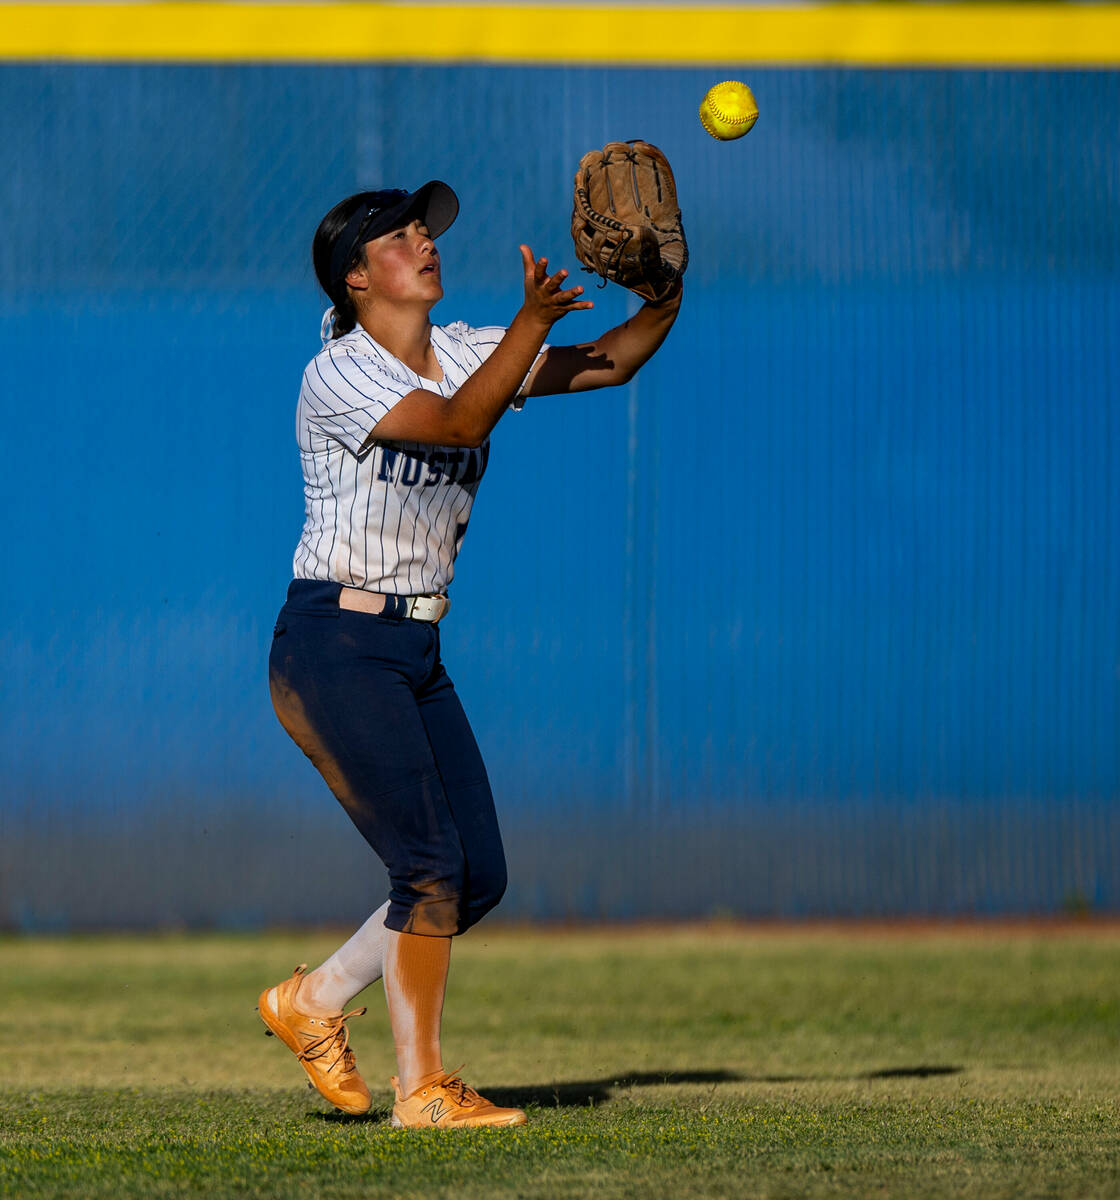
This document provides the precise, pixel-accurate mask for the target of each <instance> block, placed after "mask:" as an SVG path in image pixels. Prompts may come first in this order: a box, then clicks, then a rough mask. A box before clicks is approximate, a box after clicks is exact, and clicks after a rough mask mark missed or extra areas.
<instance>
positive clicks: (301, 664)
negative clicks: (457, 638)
mask: <svg viewBox="0 0 1120 1200" xmlns="http://www.w3.org/2000/svg"><path fill="white" fill-rule="evenodd" d="M339 591H340V585H339V584H337V583H319V582H316V581H313V580H304V579H296V580H293V581H292V583H291V586H290V587H289V588H288V599H287V602H286V603H285V605H284V607H283V608H282V609H281V610H280V615H279V617H278V618H277V621H276V630H275V633H274V634H273V639H272V653H271V655H270V656H269V664H268V665H269V686H270V690H271V692H272V703H273V706H274V707H275V709H276V715H277V716H278V717H279V718H280V723H281V724H282V725H283V726H284V728H285V729H286V730H287V731H288V733H289V734H290V735H291V737H292V739H293V740H294V741H295V743H296V744H297V745H298V746H299V748H300V749H301V750H302V751H303V752H304V754H306V755H307V757H308V758H310V759H311V761H312V762H313V763H314V764H315V766H316V767H317V768H318V770H319V772H320V774H321V775H322V776H323V778H324V779H325V780H326V782H327V784H328V786H329V787H330V789H331V791H332V792H334V794H335V796H336V797H337V798H338V800H339V801H340V803H341V804H342V806H343V808H345V810H346V812H347V813H348V814H349V815H350V819H351V820H352V821H353V822H354V824H355V825H356V826H357V827H358V829H359V830H360V831H361V833H362V836H363V837H364V838H365V839H366V841H367V842H369V844H370V845H371V846H372V847H373V849H374V850H375V851H376V852H377V855H378V857H379V858H380V859H381V861H382V862H383V863H384V864H385V866H386V868H387V869H388V871H389V878H390V881H391V890H390V893H389V901H390V903H389V915H388V917H387V919H386V921H385V924H386V925H387V926H388V927H389V928H390V929H396V930H398V931H400V932H402V933H419V934H428V935H440V936H443V935H449V934H456V933H462V932H463V931H464V930H466V929H469V928H470V926H472V925H473V924H474V923H475V922H476V921H478V920H479V919H480V918H481V917H482V916H484V915H485V914H486V913H487V912H489V911H490V909H492V908H493V907H494V905H495V904H497V903H498V901H499V900H500V899H501V898H502V893H503V892H504V891H505V887H506V864H505V855H504V853H503V850H502V839H501V834H500V833H499V831H498V819H497V814H496V813H495V811H494V798H493V795H492V794H491V792H490V783H489V781H488V780H487V778H486V768H485V767H484V766H483V763H482V756H481V755H480V754H479V751H478V745H477V743H476V742H475V739H474V734H473V733H472V732H471V727H470V724H469V723H468V721H467V717H466V714H465V713H464V712H463V706H462V705H461V704H460V703H459V697H458V696H457V695H456V694H455V688H454V686H453V685H452V683H451V680H450V679H449V678H448V675H447V672H446V671H445V670H444V669H443V664H442V662H440V656H439V629H438V628H437V626H435V625H433V624H431V623H430V622H426V621H413V620H410V619H407V618H404V619H396V618H392V617H381V616H372V615H370V614H369V613H361V612H351V611H349V610H347V609H340V608H339V607H338V596H339ZM324 869H328V870H329V865H328V864H324Z"/></svg>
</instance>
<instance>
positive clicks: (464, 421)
mask: <svg viewBox="0 0 1120 1200" xmlns="http://www.w3.org/2000/svg"><path fill="white" fill-rule="evenodd" d="M549 328H550V326H549V324H547V323H545V322H541V321H539V320H534V319H533V318H532V317H531V316H529V315H528V314H526V312H525V311H524V309H522V310H521V311H520V312H518V314H517V316H515V317H514V318H513V321H512V323H511V324H510V326H509V328H508V329H507V330H506V333H505V336H504V337H503V338H502V340H501V342H499V343H498V345H497V347H496V348H495V350H494V352H493V354H491V355H490V357H489V358H488V359H487V360H486V361H485V362H484V363H483V364H482V366H481V367H479V368H478V370H477V371H475V373H474V374H473V375H472V376H471V377H470V378H469V379H468V380H467V382H466V383H464V384H463V386H462V387H461V388H459V390H458V391H457V392H456V393H455V395H454V396H452V397H451V398H450V399H449V400H448V409H449V417H450V418H451V420H452V421H453V424H454V434H455V436H456V438H457V439H462V440H461V441H457V442H456V444H461V445H467V446H477V445H479V444H481V443H482V442H484V441H485V440H486V438H487V436H488V435H489V434H490V431H491V430H492V429H493V428H494V426H495V425H497V423H498V421H499V420H500V419H501V417H502V414H503V413H504V412H505V411H506V410H507V409H508V408H509V406H510V404H511V403H512V401H513V398H514V396H516V395H517V389H518V388H519V387H520V386H521V381H522V380H523V379H524V378H525V376H526V375H527V374H528V372H529V368H530V367H531V366H532V365H533V361H534V359H535V358H536V357H537V355H538V353H540V348H541V346H543V345H544V340H545V338H546V337H547V336H548V331H549Z"/></svg>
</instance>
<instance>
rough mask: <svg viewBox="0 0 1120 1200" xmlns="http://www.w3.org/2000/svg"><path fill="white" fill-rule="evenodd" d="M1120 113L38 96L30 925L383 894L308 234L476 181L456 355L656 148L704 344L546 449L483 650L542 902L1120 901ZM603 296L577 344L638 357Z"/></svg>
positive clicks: (488, 728)
mask: <svg viewBox="0 0 1120 1200" xmlns="http://www.w3.org/2000/svg"><path fill="white" fill-rule="evenodd" d="M721 78H745V79H747V81H748V82H750V83H751V85H752V87H753V89H754V91H755V94H756V95H757V97H758V100H759V103H760V107H761V110H762V116H761V117H760V119H759V122H758V125H757V127H756V128H755V130H754V131H753V132H752V133H751V134H750V135H749V136H748V137H747V138H746V139H744V140H743V141H741V142H737V143H733V144H719V143H716V142H715V141H713V140H711V139H710V138H708V137H707V136H706V135H705V134H704V133H703V131H702V130H701V128H700V126H699V123H698V121H697V118H696V109H697V105H698V103H699V100H700V97H701V96H702V95H703V94H704V92H705V90H706V89H707V88H708V87H709V86H710V85H711V84H712V83H713V82H715V81H716V80H718V79H721ZM1043 98H1044V99H1043ZM1118 111H1120V74H1118V73H1117V72H1110V71H1086V72H1080V71H1043V70H1021V71H1020V70H1016V71H999V70H926V71H906V70H860V69H836V70H829V69H765V70H759V69H753V68H752V67H751V66H750V65H749V64H744V63H734V62H733V63H728V64H724V65H723V66H721V67H717V68H713V69H705V70H694V69H668V68H666V69H637V68H634V69H605V68H603V69H600V68H593V69H592V68H587V69H583V68H575V67H572V68H563V67H535V68H529V67H516V66H508V67H483V66H447V65H436V66H407V65H402V66H384V65H360V66H355V65H343V66H331V67H329V68H328V67H319V66H298V65H229V66H220V67H219V66H214V67H210V66H166V65H165V66H161V65H154V64H149V65H93V64H66V65H42V64H39V65H12V64H9V65H6V66H3V67H0V220H2V223H3V228H4V230H5V236H4V237H3V239H2V240H0V354H2V361H3V379H4V431H5V469H4V472H3V485H2V486H3V490H4V497H5V505H4V511H5V512H6V513H7V514H8V518H7V521H8V524H7V529H8V533H7V534H6V535H5V538H4V542H3V549H4V561H5V574H6V582H5V587H4V605H3V623H2V626H0V645H2V660H0V661H2V662H3V671H2V674H0V703H2V716H3V722H2V731H0V753H2V756H3V777H2V784H0V786H2V788H3V800H2V808H0V925H2V926H5V927H8V928H14V929H51V928H80V927H87V926H103V925H123V926H150V925H168V924H182V925H188V926H206V925H211V926H212V925H217V926H227V927H238V926H251V925H261V924H270V923H284V922H293V921H325V920H331V921H334V920H339V921H349V920H354V919H357V918H360V917H361V916H363V915H364V914H365V913H366V912H368V911H369V910H370V909H371V908H372V907H373V906H375V905H376V904H377V903H380V901H381V899H382V898H383V896H384V891H385V876H384V871H383V869H382V868H381V866H380V864H379V863H378V862H377V861H376V859H375V858H374V857H373V855H372V853H371V852H370V851H369V850H368V849H367V848H366V846H365V844H364V843H363V842H362V841H361V839H360V837H359V836H358V835H357V834H356V832H355V831H354V830H353V829H352V828H351V827H350V825H349V823H348V821H347V819H346V817H345V815H344V814H343V812H342V811H341V809H340V808H339V807H338V806H337V805H336V804H335V802H334V801H333V799H332V798H331V797H330V795H329V793H328V792H327V790H326V788H325V786H324V785H323V783H322V781H321V780H320V778H319V777H318V776H317V774H316V773H315V771H314V770H313V768H312V767H311V766H310V765H309V764H308V763H307V762H306V761H305V760H304V759H303V757H302V756H301V754H300V753H299V751H298V750H297V749H296V748H295V746H294V745H292V744H291V743H290V742H289V741H288V740H287V738H286V736H285V735H284V733H283V732H282V730H281V729H280V727H279V725H278V724H277V723H276V721H275V718H274V716H273V714H272V711H271V707H270V704H269V700H268V693H267V686H266V671H265V663H266V657H267V652H268V646H269V639H270V635H271V630H272V625H273V618H274V615H275V612H276V610H277V609H278V607H279V605H280V603H281V601H282V599H283V595H284V590H285V587H286V584H287V581H288V578H289V575H290V569H291V558H292V553H293V550H294V548H295V543H296V539H297V537H298V532H299V526H300V521H301V513H302V497H301V488H300V477H299V466H298V459H297V454H296V447H295V442H294V436H293V424H294V409H295V399H296V393H297V388H298V381H299V376H300V373H301V371H302V368H303V366H304V364H305V363H306V361H307V360H308V359H309V358H310V357H311V356H312V355H313V354H314V353H315V351H316V350H317V348H318V344H319V343H318V330H319V320H320V315H321V310H322V308H323V307H324V302H323V300H322V298H321V297H320V296H319V295H318V293H317V290H316V287H315V284H314V278H313V275H312V272H311V268H310V263H309V246H310V239H311V234H312V232H313V230H314V228H315V225H316V224H317V222H318V220H319V218H320V216H321V215H322V214H323V213H324V212H325V211H326V209H327V208H328V207H330V205H331V204H333V203H334V202H335V201H336V200H338V199H340V198H341V197H342V196H344V195H347V194H349V193H350V192H352V191H354V190H357V189H359V188H363V187H368V186H378V185H387V186H405V187H415V186H418V185H419V184H420V183H422V182H423V181H425V180H427V179H431V178H441V179H444V180H446V181H447V182H448V183H450V184H451V185H452V186H453V187H454V188H455V189H456V190H457V191H458V193H459V196H460V199H461V202H462V210H461V216H460V219H459V221H458V222H457V223H456V225H455V226H454V227H453V228H452V229H451V230H450V231H449V232H448V233H447V234H446V235H445V236H444V238H442V239H441V247H442V253H443V259H444V278H445V287H446V290H447V295H446V298H445V299H444V300H443V301H442V302H441V304H440V305H439V306H438V308H437V309H436V310H435V314H434V316H435V319H436V320H437V321H443V322H446V321H450V320H455V319H463V320H467V321H469V322H472V323H476V324H483V323H508V322H509V320H510V319H511V318H512V316H513V314H514V313H515V312H516V310H517V306H518V304H519V302H520V294H521V292H520V287H521V285H520V266H519V256H518V250H517V244H518V242H519V241H523V240H524V241H527V242H529V244H530V245H531V246H532V247H533V249H534V250H535V251H537V252H538V253H542V254H548V255H549V256H550V257H551V258H552V259H553V260H554V261H555V262H556V263H557V264H560V263H565V264H567V265H569V266H573V265H574V264H573V263H572V259H571V253H570V241H569V234H568V223H569V211H570V208H569V205H570V191H569V189H570V185H571V179H572V175H573V172H574V169H575V165H576V163H577V161H578V159H579V157H580V155H581V154H582V153H583V152H584V151H585V150H587V149H590V148H592V147H594V146H597V145H602V144H603V143H604V142H605V141H607V140H612V139H616V138H628V137H636V136H642V137H646V138H648V139H649V140H651V141H654V142H656V143H658V144H659V145H660V146H661V147H662V148H663V149H664V150H665V151H666V152H667V154H668V155H669V158H670V160H671V161H672V162H673V164H674V166H675V168H676V172H677V178H678V184H679V191H680V196H681V201H682V206H683V209H684V213H685V224H686V229H687V231H688V233H689V235H690V244H691V249H692V265H691V267H690V269H689V275H688V288H687V295H686V298H685V303H684V306H683V310H682V315H681V317H680V320H679V321H678V324H677V326H676V328H675V329H674V331H673V333H672V335H671V337H670V340H669V342H668V343H667V344H666V346H665V347H664V348H663V349H662V351H661V352H660V353H659V354H658V355H657V356H656V357H655V359H654V360H652V361H651V362H650V364H649V365H648V366H647V367H646V368H645V369H644V370H643V371H642V372H641V373H640V375H639V376H638V377H637V379H636V380H635V381H634V382H633V383H632V384H630V385H628V386H627V387H625V388H621V389H616V390H614V391H607V392H593V393H587V394H583V395H579V396H574V397H553V398H548V399H544V400H539V401H534V402H531V403H530V404H529V405H527V407H526V410H525V412H524V413H522V414H520V415H517V416H512V415H511V416H510V417H508V418H506V419H505V420H503V422H502V423H501V425H500V426H499V427H498V429H497V430H496V432H495V434H494V438H493V446H492V453H491V458H490V467H489V471H488V474H487V478H486V480H485V482H484V484H483V487H482V489H481V492H480V495H479V499H478V503H477V505H476V508H475V515H474V517H473V519H472V522H471V528H470V530H469V532H468V534H467V537H466V542H465V546H464V550H463V554H462V556H461V558H460V560H459V567H458V571H457V575H456V579H455V583H454V586H453V589H452V596H453V601H454V609H453V612H452V614H451V616H450V617H449V618H448V619H447V620H446V621H445V622H444V624H443V626H442V627H441V628H442V639H443V652H444V658H445V661H446V663H447V665H448V668H449V670H450V672H451V674H452V676H453V677H454V678H455V680H456V683H457V686H458V688H459V691H460V693H461V695H462V696H463V699H464V702H465V704H466V707H467V710H468V712H469V713H470V714H471V717H472V720H473V723H474V725H475V729H476V732H477V734H478V737H479V741H480V744H481V746H482V748H483V751H484V754H485V756H486V758H487V762H488V764H489V768H490V774H491V779H492V782H493V785H494V790H495V793H496V796H497V798H498V803H499V808H500V812H501V815H502V820H503V824H504V828H505V831H506V840H507V849H508V852H509V859H510V870H511V887H510V891H509V893H508V895H507V898H506V901H505V903H504V905H503V908H502V909H500V910H499V912H500V913H504V914H505V915H506V916H508V917H513V918H521V917H548V918H554V917H594V918H598V917H614V918H632V917H645V916H657V917H665V916H690V915H705V914H711V913H720V912H723V913H736V914H745V915H782V916H799V915H810V914H819V915H854V914H859V915H872V914H895V915H899V914H963V913H1024V912H1058V911H1063V910H1084V909H1090V910H1102V909H1112V910H1115V909H1117V908H1120V740H1118V731H1120V621H1118V619H1117V614H1118V613H1120V401H1118V395H1120V221H1118V220H1117V212H1118V211H1120V138H1118V137H1117V126H1116V113H1117V112H1118ZM589 282H590V281H589ZM592 295H593V298H594V299H595V300H596V302H597V306H596V309H595V311H594V313H592V314H581V315H573V316H570V317H568V318H566V319H565V321H564V322H563V323H562V325H560V326H559V327H558V328H557V331H556V336H555V337H554V339H553V340H559V341H579V340H584V339H588V338H591V337H593V336H594V335H596V334H597V333H599V332H600V331H601V330H602V329H603V328H605V327H607V325H609V324H612V323H615V322H617V321H618V320H621V319H623V318H624V317H625V315H626V313H627V311H628V300H627V297H626V295H625V294H623V293H621V292H619V291H617V289H608V290H604V291H595V290H593V291H592Z"/></svg>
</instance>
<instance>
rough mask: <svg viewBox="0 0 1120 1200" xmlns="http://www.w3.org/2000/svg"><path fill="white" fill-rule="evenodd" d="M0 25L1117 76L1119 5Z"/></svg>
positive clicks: (167, 51)
mask: <svg viewBox="0 0 1120 1200" xmlns="http://www.w3.org/2000/svg"><path fill="white" fill-rule="evenodd" d="M0 13H2V19H0V59H5V60H8V61H27V60H44V59H46V60H59V59H60V60H85V61H141V62H143V61H182V62H197V61H209V62H238V61H244V62H342V61H355V62H395V61H414V62H452V61H481V62H524V63H541V64H562V63H617V64H629V65H639V64H649V65H654V64H663V65H669V66H686V65H699V64H711V65H713V66H715V65H718V64H757V65H763V64H815V65H826V64H837V65H853V66H854V65H867V66H996V67H1030V66H1043V67H1115V66H1118V65H1120V5H1115V4H1111V5H1081V4H1068V5H1067V4H1037V5H1036V4H1025V5H1021V4H970V5H958V4H951V5H947V4H928V5H926V4H914V5H910V4H841V5H824V6H819V7H806V8H745V7H704V6H698V7H674V6H672V5H665V6H657V7H654V6H646V7H641V6H630V5H623V6H621V7H606V6H591V5H578V4H572V5H567V4H565V5H525V6H521V5H516V6H513V5H496V4H479V5H466V4H464V5H453V4H434V5H420V4H363V3H341V4H339V3H324V4H222V3H206V2H201V3H151V4H5V5H3V6H2V7H0ZM591 31H594V32H593V34H592V33H591Z"/></svg>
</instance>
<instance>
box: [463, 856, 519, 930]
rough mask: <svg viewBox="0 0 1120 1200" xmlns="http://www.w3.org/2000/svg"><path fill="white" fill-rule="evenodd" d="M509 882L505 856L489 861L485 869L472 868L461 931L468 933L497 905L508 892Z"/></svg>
mask: <svg viewBox="0 0 1120 1200" xmlns="http://www.w3.org/2000/svg"><path fill="white" fill-rule="evenodd" d="M508 882H509V879H508V876H507V874H506V863H505V859H504V858H499V859H497V860H496V861H495V862H493V863H489V864H488V865H487V867H486V869H485V870H483V871H478V872H475V871H473V870H472V872H471V876H470V882H469V884H468V887H467V895H466V897H465V903H464V905H463V910H462V921H461V922H460V925H459V932H460V933H466V931H467V930H468V929H470V927H471V926H472V925H477V924H478V922H479V921H481V920H482V918H483V917H484V916H486V914H487V913H488V912H489V911H490V910H491V909H492V908H496V907H497V905H498V902H499V901H500V900H501V898H502V897H503V896H504V895H505V893H506V885H507V884H508Z"/></svg>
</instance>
